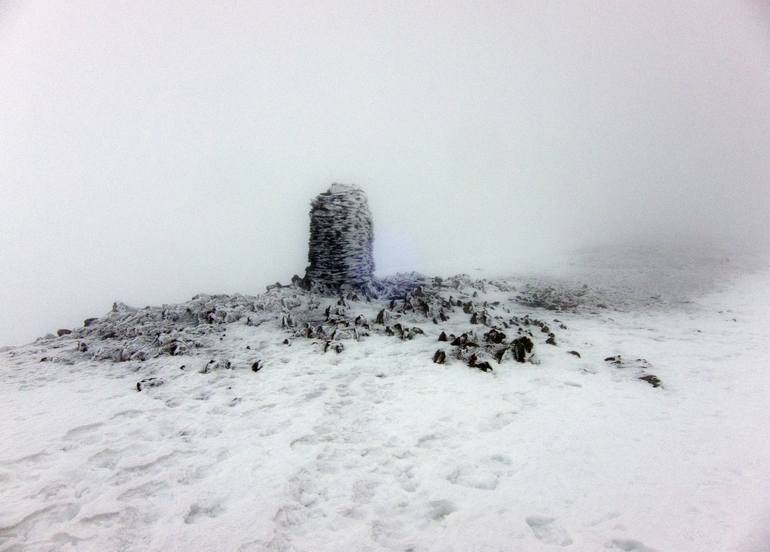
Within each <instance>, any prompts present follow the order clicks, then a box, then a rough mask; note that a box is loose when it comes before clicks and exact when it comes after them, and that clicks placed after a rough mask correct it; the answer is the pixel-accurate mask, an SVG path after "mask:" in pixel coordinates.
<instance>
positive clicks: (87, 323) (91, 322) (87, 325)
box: [83, 318, 99, 328]
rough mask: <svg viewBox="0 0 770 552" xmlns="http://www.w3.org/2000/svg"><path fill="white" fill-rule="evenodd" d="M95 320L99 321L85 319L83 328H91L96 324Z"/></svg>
mask: <svg viewBox="0 0 770 552" xmlns="http://www.w3.org/2000/svg"><path fill="white" fill-rule="evenodd" d="M97 320H99V319H98V318H86V319H85V320H83V327H84V328H88V327H90V326H93V324H94V322H96V321H97Z"/></svg>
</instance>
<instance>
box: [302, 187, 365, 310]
mask: <svg viewBox="0 0 770 552" xmlns="http://www.w3.org/2000/svg"><path fill="white" fill-rule="evenodd" d="M373 240H374V231H373V228H372V215H371V213H370V212H369V204H368V202H367V200H366V194H365V193H364V191H363V190H362V189H361V188H359V187H357V186H352V185H346V184H332V185H331V186H330V187H329V189H328V190H327V191H326V192H324V193H322V194H319V195H318V196H317V197H316V198H315V200H313V203H312V204H311V209H310V241H309V250H308V263H309V264H308V267H307V270H306V271H305V278H304V279H303V280H302V284H303V287H305V288H307V289H311V290H314V291H318V292H321V293H327V294H333V293H338V292H339V291H341V290H344V289H355V290H358V291H361V292H363V293H364V294H365V295H370V294H371V292H372V291H374V285H375V283H374V257H373V255H372V242H373Z"/></svg>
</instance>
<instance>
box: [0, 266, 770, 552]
mask: <svg viewBox="0 0 770 552" xmlns="http://www.w3.org/2000/svg"><path fill="white" fill-rule="evenodd" d="M586 258H588V260H589V262H588V263H587V264H585V263H583V264H573V265H570V264H569V263H562V264H560V265H559V266H560V267H561V268H559V269H558V270H557V269H554V270H553V271H552V272H551V273H549V274H548V278H545V277H543V275H542V274H541V275H539V276H538V277H537V279H533V278H534V277H532V276H527V277H526V278H525V277H519V278H518V279H516V278H513V279H510V280H508V282H509V283H510V285H515V286H516V288H517V290H518V291H521V290H524V289H526V287H527V284H529V285H530V286H533V285H540V287H539V288H538V289H547V287H543V285H542V282H543V281H547V282H548V284H549V285H551V284H553V285H557V284H558V282H565V281H567V280H568V279H569V278H573V279H574V280H571V281H574V282H576V281H577V280H579V281H580V282H587V283H588V285H589V290H590V293H589V294H588V295H590V296H591V297H592V298H593V297H596V298H601V301H607V308H598V309H597V308H594V307H595V303H592V305H591V308H588V309H575V310H574V311H573V312H558V313H555V312H552V311H547V310H543V309H538V308H534V307H531V306H525V305H522V304H521V303H518V302H516V301H514V300H513V298H514V297H515V296H516V293H517V292H510V293H508V292H504V291H500V290H499V289H498V288H496V287H495V286H494V285H490V286H489V287H488V288H487V290H486V292H481V293H480V294H479V295H480V296H479V298H478V300H479V301H482V300H484V299H487V300H489V301H490V302H491V301H496V300H499V301H501V305H502V306H504V307H507V308H509V309H510V310H511V313H512V314H513V315H516V316H523V315H525V314H529V315H530V316H532V317H536V318H538V319H541V320H545V321H547V322H549V323H551V325H552V327H557V324H556V323H552V322H551V321H552V320H553V319H555V318H556V319H558V320H559V321H560V322H561V323H563V324H564V325H565V326H566V328H567V329H559V330H558V331H557V343H558V345H557V346H551V345H546V344H544V339H545V337H546V336H545V334H543V335H539V332H535V334H536V345H535V351H534V353H535V357H534V360H536V362H537V363H533V362H526V363H517V362H514V361H513V360H507V361H504V362H503V363H502V364H499V365H498V364H497V363H496V362H492V365H493V368H494V370H493V371H492V372H482V371H480V370H476V369H473V368H469V367H468V366H466V364H465V362H463V361H461V360H458V359H457V358H455V357H454V356H453V355H448V357H449V360H448V363H447V364H445V365H439V364H433V363H432V362H431V358H432V356H433V353H434V352H435V351H436V349H438V348H444V349H445V350H447V352H448V353H449V351H450V350H451V348H450V347H449V346H448V344H446V343H439V342H437V336H438V334H439V333H440V332H441V331H442V330H445V331H446V332H447V333H454V334H455V335H459V334H460V333H462V332H465V331H468V330H469V329H471V325H470V324H469V323H468V316H467V315H465V314H463V313H462V311H460V313H459V314H453V315H452V316H451V317H450V320H449V321H447V322H442V323H440V324H437V325H434V324H433V323H432V322H431V321H430V320H429V319H427V320H423V321H422V322H418V321H417V322H415V321H414V320H416V319H414V320H411V319H410V326H412V325H417V326H419V327H421V328H422V329H423V330H424V331H425V335H417V336H415V337H414V338H413V339H411V340H401V339H399V338H398V337H396V336H387V335H383V334H382V333H381V332H376V331H372V333H371V335H369V336H368V337H364V338H362V339H361V340H360V341H356V340H354V339H348V340H345V341H344V350H343V351H342V353H339V354H337V353H334V352H331V351H330V352H327V353H325V354H324V353H322V352H321V351H322V343H320V342H319V341H318V340H312V339H302V338H296V337H294V336H293V335H292V334H291V333H290V331H288V330H287V329H284V328H282V327H281V324H280V320H269V321H266V322H263V323H260V324H259V325H249V324H247V323H245V322H244V321H243V319H239V320H234V321H231V322H229V323H225V322H222V326H221V328H222V330H221V333H220V332H219V330H217V332H216V333H212V334H211V335H208V336H207V335H203V336H200V335H199V336H197V337H196V339H198V340H199V341H200V344H201V346H200V348H199V349H197V350H192V349H190V350H186V351H184V354H182V355H180V356H168V355H161V356H152V355H148V358H147V359H146V360H144V361H140V360H136V359H135V360H128V361H125V362H114V361H112V360H104V359H100V358H94V356H93V355H92V356H91V357H89V356H88V354H85V353H82V352H79V351H77V343H78V341H79V340H83V339H88V335H86V334H85V333H84V334H82V335H80V334H78V331H76V332H75V334H73V335H74V337H71V336H64V337H57V338H48V339H45V340H41V341H38V342H36V343H32V344H30V345H27V346H24V347H19V348H10V349H7V350H5V351H4V352H2V353H0V366H1V367H2V371H1V372H0V400H1V401H2V402H1V403H0V404H2V416H0V438H2V442H3V443H5V444H6V446H4V447H2V449H0V550H14V551H16V550H35V551H38V550H94V551H103V550H127V551H134V550H136V551H139V550H143V551H144V550H238V551H261V550H286V551H290V550H295V551H326V550H329V551H340V550H351V551H378V550H402V551H406V550H414V551H436V552H439V551H440V552H448V551H463V552H465V551H478V552H481V551H483V552H493V551H494V552H497V551H500V552H502V551H506V552H509V551H527V552H530V551H540V550H543V551H546V550H560V549H564V550H575V551H595V550H610V551H613V550H614V551H626V552H628V551H632V552H650V551H658V552H664V551H676V552H680V551H725V552H730V551H736V552H738V551H741V552H743V551H748V552H759V551H763V550H768V548H769V547H770V529H768V527H770V524H769V523H768V522H770V508H768V502H767V500H766V489H767V488H770V426H768V424H767V422H766V420H767V419H768V415H770V401H768V397H769V396H770V370H769V369H768V368H770V366H768V363H769V361H770V354H769V353H770V307H769V305H770V268H769V267H768V265H767V263H766V262H765V261H764V260H763V261H762V262H758V261H755V262H754V266H753V268H752V270H751V271H749V270H744V267H743V266H741V265H740V263H739V262H738V261H737V260H734V259H731V260H730V262H729V263H727V262H726V260H723V259H722V260H720V259H721V257H720V258H716V257H714V256H710V257H708V258H707V259H705V260H704V259H703V258H686V257H682V256H673V257H671V256H662V255H654V254H652V253H650V252H641V253H639V254H638V256H637V257H636V258H634V259H633V261H629V259H631V256H629V254H628V253H627V252H610V253H607V252H605V253H604V257H595V256H589V257H583V260H585V259H586ZM715 259H716V260H715ZM624 263H625V264H624ZM736 265H739V266H740V269H736V268H735V266H736ZM537 282H540V284H537ZM570 289H580V288H579V287H576V288H570ZM651 290H652V291H653V292H652V293H650V291H651ZM279 291H280V290H279ZM272 293H278V291H273V292H272ZM653 296H654V297H653ZM596 300H597V301H598V300H599V299H596ZM243 301H244V302H243V304H248V303H249V301H250V300H243ZM377 307H378V305H377V304H376V303H371V304H368V303H365V302H363V301H361V302H353V303H352V304H351V305H350V311H351V313H355V312H357V311H358V310H360V311H361V312H362V313H363V314H365V315H366V317H367V318H368V320H370V321H371V320H373V319H374V317H375V315H376V312H377ZM239 308H240V307H239ZM114 316H115V317H117V316H118V314H115V315H114ZM120 316H123V315H120ZM406 318H407V317H406V316H404V317H403V319H404V320H406ZM97 327H98V325H97ZM217 328H219V327H217ZM477 330H478V329H477ZM479 331H480V330H479ZM83 336H86V337H83ZM287 336H290V337H291V339H290V344H289V345H285V344H284V343H283V341H284V339H286V338H287ZM219 337H221V338H222V339H221V340H220V339H219ZM90 343H92V342H91V341H89V344H90ZM247 346H248V347H249V348H248V349H247ZM89 348H90V349H91V352H92V353H93V349H94V347H93V346H90V347H89ZM570 350H574V351H577V352H579V353H580V357H579V358H578V357H577V356H574V355H572V354H568V352H567V351H570ZM615 355H621V358H622V359H623V362H621V363H618V364H615V363H612V362H607V361H605V358H607V357H611V356H615ZM43 356H47V357H50V358H51V359H54V360H52V361H47V362H40V358H41V357H43ZM212 358H216V359H227V360H229V361H230V362H231V366H232V369H225V368H224V367H223V366H224V365H223V363H222V364H221V365H220V367H219V368H217V369H211V370H208V371H206V370H203V368H204V367H205V366H206V364H207V363H208V361H209V360H210V359H212ZM256 359H259V360H262V361H263V363H264V368H262V369H261V370H259V371H257V372H254V371H252V370H251V366H252V364H253V362H254V361H255V360H256ZM637 359H640V360H637ZM642 359H643V360H642ZM181 366H184V369H180V367H181ZM642 373H652V374H654V375H656V376H658V377H659V378H660V379H661V381H662V384H663V385H662V387H659V388H654V387H653V386H651V385H650V384H648V383H647V382H645V381H640V380H639V379H638V377H639V376H640V375H641V374H642ZM151 377H156V378H159V379H162V380H163V382H164V383H163V384H162V385H159V386H157V387H147V388H144V389H142V391H141V392H137V390H136V384H137V382H139V381H140V380H143V379H147V378H151Z"/></svg>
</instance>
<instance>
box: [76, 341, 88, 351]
mask: <svg viewBox="0 0 770 552" xmlns="http://www.w3.org/2000/svg"><path fill="white" fill-rule="evenodd" d="M86 351H88V345H86V343H85V342H84V341H79V342H78V352H79V353H85V352H86Z"/></svg>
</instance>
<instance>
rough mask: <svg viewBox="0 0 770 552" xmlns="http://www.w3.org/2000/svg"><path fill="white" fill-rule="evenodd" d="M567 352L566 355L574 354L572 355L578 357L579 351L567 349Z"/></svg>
mask: <svg viewBox="0 0 770 552" xmlns="http://www.w3.org/2000/svg"><path fill="white" fill-rule="evenodd" d="M567 354H568V355H574V356H576V357H578V358H580V353H578V352H577V351H567Z"/></svg>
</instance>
